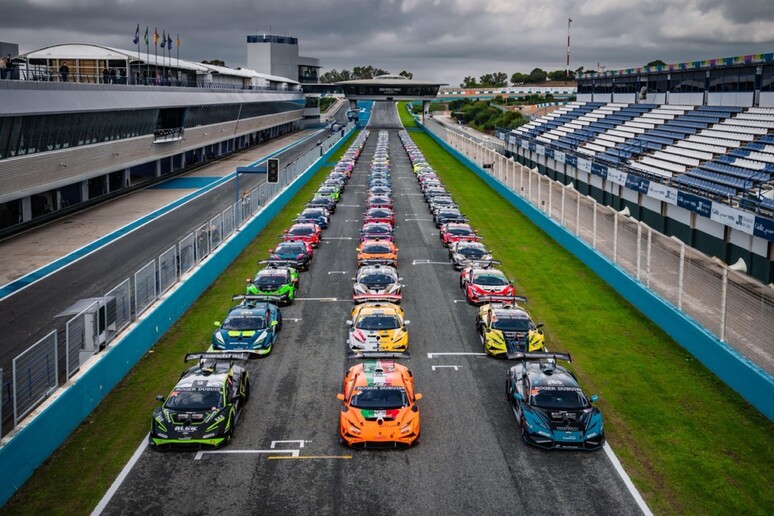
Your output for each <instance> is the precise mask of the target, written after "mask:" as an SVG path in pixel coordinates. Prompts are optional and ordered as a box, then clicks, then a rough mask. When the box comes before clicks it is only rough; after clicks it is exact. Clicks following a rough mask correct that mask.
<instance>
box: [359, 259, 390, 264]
mask: <svg viewBox="0 0 774 516" xmlns="http://www.w3.org/2000/svg"><path fill="white" fill-rule="evenodd" d="M397 261H398V260H397V259H387V258H366V259H365V260H358V262H359V263H360V265H392V264H394V263H395V262H397Z"/></svg>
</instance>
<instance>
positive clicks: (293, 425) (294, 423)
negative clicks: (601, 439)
mask: <svg viewBox="0 0 774 516" xmlns="http://www.w3.org/2000/svg"><path fill="white" fill-rule="evenodd" d="M371 121H372V123H371V125H370V126H369V128H370V129H371V130H372V132H371V136H370V138H369V139H368V141H367V144H366V147H365V149H364V152H363V154H362V156H361V158H360V161H359V162H358V165H357V167H356V169H355V173H354V175H353V177H352V180H351V181H350V183H349V184H348V185H347V188H346V191H345V192H344V194H343V196H342V199H341V200H340V202H339V204H338V207H337V210H336V213H335V215H333V217H332V223H331V226H330V227H329V228H328V229H327V230H325V231H324V236H323V242H324V243H322V244H321V245H320V248H319V250H318V251H317V252H316V253H315V257H314V260H313V262H312V267H311V270H310V271H309V272H304V273H302V275H301V292H300V297H301V298H302V299H305V300H301V299H299V300H297V301H296V302H295V303H294V304H293V305H292V306H290V307H287V308H283V309H282V313H283V321H284V322H283V330H282V332H281V334H280V337H279V340H278V343H277V345H276V346H275V348H274V350H273V351H272V353H271V355H269V356H268V357H266V358H265V359H262V360H257V361H252V362H250V363H249V364H248V366H247V367H248V368H249V371H250V374H251V384H252V394H251V398H250V401H249V403H248V404H247V405H246V408H245V410H244V412H243V414H242V417H241V419H240V421H239V425H238V427H237V429H236V433H235V436H234V439H233V440H232V441H231V443H230V444H229V445H228V446H226V447H225V448H223V449H222V450H221V452H224V453H218V452H216V453H205V454H198V453H197V452H157V451H154V450H150V449H147V448H146V449H145V450H144V451H142V453H141V455H140V456H139V459H138V460H137V462H136V463H134V465H133V466H132V468H131V470H130V471H129V473H128V474H127V476H126V478H125V479H124V481H123V483H122V484H121V485H120V486H119V487H118V489H117V490H116V492H115V493H114V494H113V496H112V498H110V500H109V501H108V503H107V505H106V506H105V508H104V511H103V514H111V515H113V514H121V515H123V514H138V513H145V514H214V513H220V514H310V513H315V514H401V513H403V514H406V513H408V514H487V515H489V514H538V513H544V512H550V513H552V514H617V515H618V514H640V510H639V508H638V506H637V504H636V503H635V501H634V499H633V497H632V496H631V495H630V493H629V491H628V490H627V489H626V487H625V485H624V483H623V481H622V480H621V479H620V477H619V476H618V475H617V473H616V471H615V469H614V468H613V466H612V465H611V463H610V462H609V460H608V459H607V457H606V455H605V453H604V452H602V451H598V452H591V453H589V452H576V451H561V452H550V451H544V450H539V449H535V448H532V447H529V446H527V445H525V444H524V443H523V442H522V441H521V439H520V437H519V433H518V430H517V426H516V419H515V417H514V415H513V413H512V412H511V410H510V408H509V405H508V403H507V402H506V401H505V396H504V380H505V372H506V371H507V369H508V367H509V365H510V364H509V363H508V362H506V361H502V360H497V359H493V358H491V357H483V356H475V355H441V356H434V357H433V358H429V357H428V353H439V352H442V353H480V352H481V351H482V348H481V344H480V341H479V339H478V337H477V334H476V332H475V329H474V321H475V309H474V308H473V307H471V306H469V305H467V304H466V303H465V302H458V301H459V300H462V299H463V296H462V293H461V290H460V288H459V280H458V273H456V272H455V271H454V270H453V269H452V267H451V265H450V264H449V263H448V255H447V251H446V250H445V248H444V247H443V246H442V245H441V242H440V240H439V238H438V230H437V229H436V228H435V225H434V224H433V223H432V221H431V219H430V215H429V212H428V210H427V205H426V204H425V203H424V200H423V198H422V197H421V196H420V195H419V188H418V185H417V182H416V179H415V177H414V174H413V172H411V167H410V164H409V160H408V157H407V156H406V154H405V152H404V151H403V148H402V146H401V144H400V141H399V139H398V137H397V131H395V130H392V131H391V135H390V149H389V151H390V160H391V163H392V177H393V185H394V188H395V193H394V195H395V209H396V214H397V220H396V224H397V225H398V229H397V231H396V234H397V237H396V239H397V244H398V247H399V248H400V253H399V267H398V269H399V271H400V273H401V275H402V277H403V279H404V280H403V283H404V284H405V285H406V287H405V288H404V293H403V302H402V306H403V308H404V309H405V311H406V317H407V319H410V320H411V325H410V326H409V350H410V352H411V359H410V360H409V361H407V362H406V363H407V365H409V367H411V368H412V369H413V371H414V375H415V379H416V388H417V392H421V393H422V394H423V395H424V398H423V399H422V400H421V401H420V402H419V403H418V405H419V407H420V414H421V418H422V442H421V444H419V445H418V446H416V447H414V448H411V449H407V450H378V451H377V450H350V449H348V448H345V447H343V446H342V445H340V444H339V442H338V437H337V432H338V420H339V411H340V406H341V402H339V401H338V400H337V399H336V393H338V392H340V390H341V383H342V379H343V376H344V373H345V371H346V369H347V368H348V367H349V366H351V365H353V363H354V362H353V361H348V360H347V359H346V344H345V340H346V336H347V326H346V325H345V321H346V320H347V319H349V318H350V310H351V309H352V307H353V304H352V302H351V296H352V281H351V279H350V278H351V276H353V275H354V272H355V270H356V264H355V254H356V253H355V247H356V246H357V230H358V228H359V222H360V219H361V218H362V213H363V207H362V205H363V204H364V201H365V190H366V186H365V182H366V175H367V171H368V164H369V162H370V157H371V155H372V153H373V150H374V147H375V145H376V139H377V138H376V137H377V133H376V131H377V130H378V128H379V127H390V128H392V127H396V126H397V125H398V120H397V113H396V112H395V107H394V104H392V103H388V104H380V103H377V104H376V106H375V110H374V112H373V114H372V118H371ZM256 258H259V257H256ZM414 260H426V261H428V262H429V263H422V264H416V265H414V264H413V261H414ZM329 298H336V299H337V300H336V301H331V300H322V299H329ZM215 315H217V314H213V316H215ZM433 366H436V367H435V368H434V367H433ZM437 366H456V368H454V367H437ZM169 387H170V389H171V388H172V386H171V385H170V386H169ZM165 394H166V393H165ZM150 417H151V415H150V414H148V421H149V422H150ZM280 441H286V442H280ZM293 455H297V456H296V457H293ZM288 457H290V458H288Z"/></svg>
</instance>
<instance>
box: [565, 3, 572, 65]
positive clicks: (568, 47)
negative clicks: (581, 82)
mask: <svg viewBox="0 0 774 516" xmlns="http://www.w3.org/2000/svg"><path fill="white" fill-rule="evenodd" d="M571 23H572V18H567V67H566V68H565V70H564V75H565V77H569V76H570V24H571Z"/></svg>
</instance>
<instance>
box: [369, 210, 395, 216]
mask: <svg viewBox="0 0 774 516" xmlns="http://www.w3.org/2000/svg"><path fill="white" fill-rule="evenodd" d="M390 215H392V213H390V212H389V211H386V210H371V211H369V212H368V216H369V217H389V216H390Z"/></svg>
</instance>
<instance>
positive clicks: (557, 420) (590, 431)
mask: <svg viewBox="0 0 774 516" xmlns="http://www.w3.org/2000/svg"><path fill="white" fill-rule="evenodd" d="M514 358H516V359H518V360H520V363H518V364H517V365H515V366H513V367H511V369H510V370H509V371H508V375H507V378H506V381H505V394H506V396H507V397H508V402H509V403H510V405H511V409H512V410H513V413H514V414H515V415H516V419H518V422H519V429H520V430H521V436H522V438H523V439H524V441H525V442H527V443H529V444H532V445H535V446H539V447H541V448H570V449H576V450H596V449H598V448H601V447H602V446H603V445H604V444H605V428H604V422H603V420H602V413H601V412H600V411H599V409H598V408H596V407H594V406H592V405H591V404H592V403H594V402H595V401H597V399H598V398H597V396H590V397H586V395H585V394H584V393H583V390H582V389H581V388H580V385H579V384H578V380H577V378H575V375H574V374H572V373H571V372H570V371H568V370H567V369H565V368H564V367H560V366H558V365H556V360H567V361H568V362H569V361H570V355H569V354H567V353H517V354H516V356H515V357H514Z"/></svg>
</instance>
